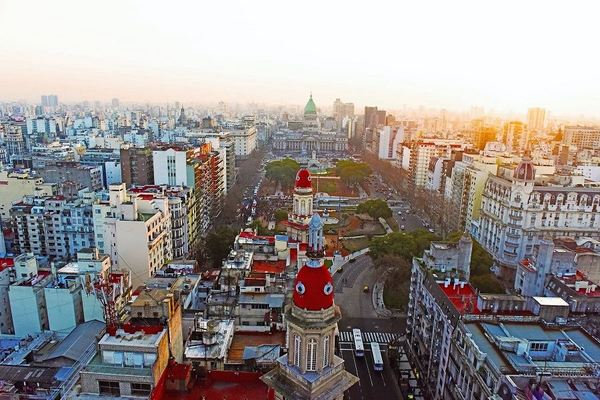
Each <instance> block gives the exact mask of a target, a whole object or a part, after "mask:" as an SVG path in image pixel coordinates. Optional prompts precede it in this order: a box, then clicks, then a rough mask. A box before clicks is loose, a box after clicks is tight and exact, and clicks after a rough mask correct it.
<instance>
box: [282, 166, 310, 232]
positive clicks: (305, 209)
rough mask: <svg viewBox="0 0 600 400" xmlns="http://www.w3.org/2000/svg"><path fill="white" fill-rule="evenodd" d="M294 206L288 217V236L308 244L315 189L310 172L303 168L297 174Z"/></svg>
mask: <svg viewBox="0 0 600 400" xmlns="http://www.w3.org/2000/svg"><path fill="white" fill-rule="evenodd" d="M293 201H294V204H293V210H292V213H291V214H290V215H289V216H288V224H287V234H288V236H289V237H291V238H292V239H294V240H298V241H299V242H302V243H306V241H307V240H308V238H307V230H308V222H309V220H310V217H311V215H312V213H313V187H312V178H311V176H310V172H309V171H308V170H307V169H305V168H302V169H300V170H298V172H297V173H296V182H295V184H294V200H293Z"/></svg>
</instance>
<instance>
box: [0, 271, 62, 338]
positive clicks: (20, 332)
mask: <svg viewBox="0 0 600 400" xmlns="http://www.w3.org/2000/svg"><path fill="white" fill-rule="evenodd" d="M51 282H52V275H51V274H50V272H47V271H37V272H36V273H35V274H34V275H33V276H32V277H31V278H27V279H21V280H18V281H17V282H15V283H13V284H12V285H10V287H9V288H8V298H9V301H10V309H11V312H12V321H13V327H14V333H15V336H17V337H24V336H27V335H31V334H35V333H40V332H42V331H45V330H48V329H49V328H50V326H49V322H48V313H47V309H46V299H45V296H44V295H45V292H44V288H45V287H46V285H48V284H49V283H51Z"/></svg>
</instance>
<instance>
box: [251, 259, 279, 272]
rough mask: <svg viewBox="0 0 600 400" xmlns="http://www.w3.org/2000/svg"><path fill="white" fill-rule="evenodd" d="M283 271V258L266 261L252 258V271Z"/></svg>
mask: <svg viewBox="0 0 600 400" xmlns="http://www.w3.org/2000/svg"><path fill="white" fill-rule="evenodd" d="M284 271H285V260H277V261H268V260H253V261H252V272H262V273H266V274H281V273H283V272H284Z"/></svg>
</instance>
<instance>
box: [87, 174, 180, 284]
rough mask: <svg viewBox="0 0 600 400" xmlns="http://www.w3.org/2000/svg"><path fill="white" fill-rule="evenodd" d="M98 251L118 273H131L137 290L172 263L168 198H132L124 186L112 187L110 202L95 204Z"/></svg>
mask: <svg viewBox="0 0 600 400" xmlns="http://www.w3.org/2000/svg"><path fill="white" fill-rule="evenodd" d="M93 209H94V234H95V237H96V247H97V248H98V250H99V251H100V252H101V253H104V254H108V255H109V256H110V257H111V259H112V262H113V266H114V268H115V269H116V270H124V271H131V281H132V283H133V286H134V287H138V286H139V285H140V284H142V283H143V282H144V281H145V280H146V279H148V278H149V277H151V276H152V275H154V273H155V272H156V271H157V270H158V269H160V268H162V266H163V265H164V263H165V261H166V260H171V259H172V258H173V256H172V253H171V251H172V245H171V214H170V208H169V200H168V198H167V197H160V198H159V197H157V196H152V198H151V199H149V198H148V199H145V198H143V197H141V196H134V197H130V196H129V195H128V193H127V191H126V188H125V184H124V183H121V184H120V185H110V187H109V193H108V201H101V202H99V203H97V204H94V206H93Z"/></svg>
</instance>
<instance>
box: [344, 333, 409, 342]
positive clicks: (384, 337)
mask: <svg viewBox="0 0 600 400" xmlns="http://www.w3.org/2000/svg"><path fill="white" fill-rule="evenodd" d="M401 336H402V335H400V334H399V333H382V332H363V333H362V338H363V342H364V343H370V342H378V343H382V344H387V343H389V342H391V341H392V339H395V338H399V337H401ZM339 339H340V343H352V342H354V339H353V337H352V331H340V336H339Z"/></svg>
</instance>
